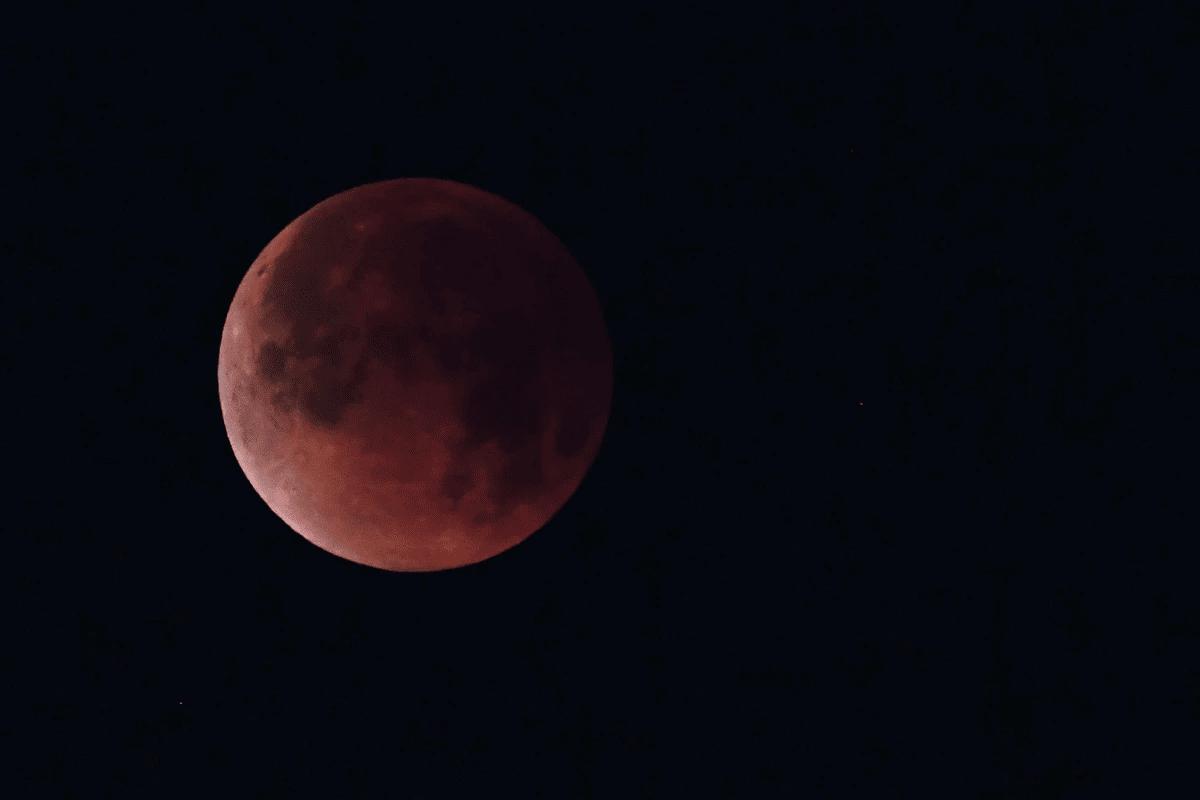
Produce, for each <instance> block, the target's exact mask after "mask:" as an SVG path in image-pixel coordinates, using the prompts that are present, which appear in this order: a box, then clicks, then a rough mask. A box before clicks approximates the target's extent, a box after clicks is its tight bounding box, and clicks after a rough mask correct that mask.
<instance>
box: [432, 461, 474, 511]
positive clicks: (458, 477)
mask: <svg viewBox="0 0 1200 800" xmlns="http://www.w3.org/2000/svg"><path fill="white" fill-rule="evenodd" d="M474 485H475V479H474V478H472V477H471V476H470V475H469V474H467V473H466V472H463V471H461V470H451V471H450V472H447V473H446V474H445V475H444V476H443V477H442V482H441V484H440V486H439V487H438V490H439V491H440V492H441V493H442V495H443V496H444V497H445V498H446V499H448V500H449V501H450V504H451V506H452V507H454V508H458V501H459V500H461V499H463V497H464V496H465V495H466V494H467V492H469V491H471V487H472V486H474Z"/></svg>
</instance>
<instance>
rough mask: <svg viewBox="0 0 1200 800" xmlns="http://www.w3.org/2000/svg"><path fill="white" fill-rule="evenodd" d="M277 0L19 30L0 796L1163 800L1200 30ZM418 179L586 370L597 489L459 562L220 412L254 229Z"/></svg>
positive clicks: (1192, 438)
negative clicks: (560, 311) (551, 295)
mask: <svg viewBox="0 0 1200 800" xmlns="http://www.w3.org/2000/svg"><path fill="white" fill-rule="evenodd" d="M1043 5H1045V6H1056V5H1057V4H1052V3H1051V4H1038V6H1039V8H1041V7H1042V6H1043ZM301 8H302V7H300V6H297V7H296V8H295V9H293V10H292V11H291V12H289V13H288V14H287V15H285V16H282V17H274V18H259V19H254V18H251V17H249V16H241V15H238V16H227V15H223V14H219V13H217V12H215V11H204V12H201V11H196V10H192V11H188V12H181V11H171V12H167V11H162V10H160V11H150V12H142V13H140V14H138V15H137V16H136V17H129V18H125V17H124V16H122V15H121V14H120V13H119V12H117V11H116V10H107V9H104V10H101V9H97V10H93V11H83V10H80V9H78V8H75V9H66V8H62V9H54V10H52V12H51V13H49V14H47V15H46V18H45V19H43V20H41V21H38V20H36V19H31V20H30V21H29V22H27V23H23V24H22V25H21V26H12V27H10V30H9V31H8V33H7V38H10V39H12V40H13V41H12V42H10V43H8V44H6V46H5V51H6V53H7V54H9V55H10V56H11V57H15V59H16V66H15V67H14V68H13V69H11V70H10V71H9V74H10V76H11V77H12V78H14V80H15V86H14V88H13V89H12V91H10V92H9V93H8V98H7V102H6V106H7V107H8V108H9V110H10V113H9V114H6V115H5V116H6V117H7V118H8V122H7V123H6V125H5V127H6V133H8V134H9V135H10V136H12V137H14V143H13V144H10V146H9V147H8V154H9V156H10V158H9V161H10V162H11V163H14V164H15V168H16V175H15V177H14V178H11V179H10V182H9V183H8V186H9V187H10V192H9V194H10V197H9V199H10V201H13V202H14V205H15V206H16V208H15V209H14V210H13V212H11V213H10V225H12V226H13V227H12V228H11V229H10V230H11V231H12V235H11V238H9V239H8V243H7V247H8V250H7V254H8V258H7V267H8V271H7V277H8V288H7V291H6V299H7V300H8V304H7V305H8V306H9V307H10V309H12V310H11V311H10V312H9V313H8V314H6V315H5V316H6V321H7V324H8V325H9V326H10V332H9V334H8V335H7V336H6V342H7V343H8V347H7V348H6V350H7V351H8V352H9V354H10V357H9V358H8V359H6V361H8V362H9V363H10V364H11V366H10V367H9V371H8V375H9V383H8V384H7V385H8V387H9V392H8V394H9V396H10V398H11V399H14V400H15V401H16V402H17V404H18V406H19V407H21V408H22V409H23V410H22V411H21V412H20V413H19V414H16V413H14V414H13V415H10V423H9V430H10V447H9V450H10V452H11V453H13V454H14V456H16V458H15V459H14V460H13V461H10V467H11V468H12V470H13V471H14V472H15V476H14V477H15V482H12V481H10V483H9V503H10V507H11V506H12V505H15V507H16V508H17V515H16V516H15V517H13V516H12V515H10V516H9V524H8V526H7V529H8V534H9V536H10V538H12V539H15V540H17V541H18V548H17V549H16V550H15V551H14V552H13V555H11V556H10V557H9V559H8V561H7V567H8V570H7V571H8V572H9V573H10V576H11V577H10V579H9V583H10V588H15V589H16V590H17V592H18V594H19V595H20V596H21V599H20V600H19V601H18V602H16V603H12V604H10V605H9V607H8V610H9V611H10V613H12V615H13V622H12V623H10V625H9V634H8V641H9V646H8V656H7V657H6V660H7V661H9V662H10V663H11V664H15V666H16V667H17V668H18V669H17V677H16V678H14V679H13V680H12V681H10V683H9V688H10V690H12V691H13V692H14V694H15V695H16V697H17V703H18V705H19V708H18V709H17V711H18V712H19V713H14V714H11V715H6V721H7V722H8V725H7V726H6V728H7V729H8V731H7V732H8V733H9V735H10V741H11V743H12V744H13V745H14V746H15V747H16V748H20V749H25V748H28V749H29V751H30V754H29V755H28V756H24V755H23V756H21V757H20V758H19V759H18V766H17V767H16V768H15V777H16V778H17V780H18V782H19V783H21V784H22V785H23V786H24V788H22V789H19V790H18V791H16V792H15V793H14V794H12V795H11V796H13V797H33V796H53V797H68V796H69V797H120V798H132V797H177V796H188V795H190V794H192V793H196V794H198V795H201V796H207V797H216V796H221V797H225V796H229V797H304V796H322V797H359V796H362V797H398V798H458V797H479V796H497V797H514V798H524V797H529V798H532V797H545V798H563V799H566V798H609V797H611V798H641V797H646V798H669V797H729V798H765V797H789V798H796V797H840V796H846V797H856V798H866V797H941V796H945V797H956V798H975V797H979V798H1027V797H1042V796H1045V797H1087V798H1097V797H1107V796H1119V797H1134V796H1148V797H1167V796H1191V795H1192V794H1193V793H1194V790H1195V786H1196V783H1197V781H1196V778H1195V773H1194V771H1193V772H1192V773H1191V774H1190V775H1189V774H1188V772H1187V767H1188V760H1189V759H1194V756H1195V752H1194V751H1195V743H1196V740H1197V729H1196V727H1195V720H1196V718H1197V714H1198V713H1200V708H1198V704H1200V700H1198V699H1197V698H1198V695H1197V686H1198V685H1200V658H1198V652H1200V646H1198V645H1200V626H1198V623H1197V619H1198V618H1200V597H1198V590H1197V583H1196V580H1195V569H1196V563H1197V561H1196V556H1197V554H1198V548H1197V546H1196V545H1195V534H1196V531H1197V530H1198V526H1197V521H1198V520H1197V512H1196V504H1195V497H1196V491H1195V490H1196V476H1197V466H1196V458H1195V453H1196V444H1197V441H1198V436H1200V416H1198V415H1197V408H1198V407H1200V405H1198V401H1200V334H1198V333H1197V325H1196V320H1197V309H1198V308H1200V305H1198V304H1200V271H1198V270H1197V267H1196V264H1197V263H1200V262H1198V259H1197V252H1196V245H1195V232H1194V224H1195V219H1194V216H1195V203H1194V195H1195V180H1196V177H1197V160H1196V159H1197V151H1196V144H1195V143H1196V141H1197V140H1198V139H1197V136H1196V135H1195V131H1194V130H1193V127H1192V125H1191V123H1192V115H1193V111H1192V107H1193V106H1194V98H1191V99H1188V92H1187V91H1186V90H1185V86H1186V79H1185V77H1184V76H1185V75H1186V74H1187V73H1188V69H1186V60H1185V59H1184V58H1182V54H1183V52H1184V51H1183V47H1184V46H1185V45H1187V43H1188V42H1191V44H1192V45H1194V44H1195V29H1194V27H1193V28H1191V29H1190V30H1191V33H1190V34H1189V33H1188V31H1189V28H1188V27H1187V26H1186V25H1185V24H1184V20H1183V19H1182V17H1181V18H1180V19H1168V18H1165V17H1163V18H1157V17H1152V16H1149V15H1148V13H1147V12H1145V11H1144V10H1141V9H1140V8H1139V6H1138V5H1137V4H1122V5H1117V4H1107V5H1105V4H1101V5H1100V6H1097V7H1089V8H1088V9H1087V10H1086V12H1085V11H1082V10H1079V9H1074V8H1067V7H1065V6H1064V7H1062V8H1057V9H1043V10H1039V11H1037V12H1031V13H1030V14H1028V15H1018V14H1016V13H1015V12H1013V11H1011V10H1010V9H1008V8H1007V7H1006V8H1003V9H1001V8H1000V7H996V9H994V10H993V12H992V14H993V15H994V16H993V17H985V16H983V15H980V14H974V13H967V12H963V11H958V10H956V12H955V13H954V14H949V15H941V14H939V15H923V14H920V13H915V14H914V13H910V12H909V11H907V10H905V11H904V12H900V11H899V10H897V11H896V12H894V13H892V14H889V15H882V16H881V15H878V14H875V13H867V12H863V11H844V12H839V13H838V14H837V15H836V16H834V15H825V16H822V15H819V14H814V13H813V12H811V11H806V12H803V13H793V14H792V15H790V16H789V15H785V14H783V13H776V14H773V15H767V16H757V15H752V14H750V13H749V12H748V11H747V10H745V9H743V8H741V7H739V6H737V5H736V4H735V5H734V6H731V7H730V8H729V9H727V10H725V11H722V12H701V11H698V10H692V11H688V12H674V13H667V12H665V11H664V12H650V11H642V12H637V13H632V14H629V15H625V14H619V13H616V12H614V11H607V10H602V9H600V8H599V7H597V8H595V9H589V10H587V11H584V10H576V11H570V12H568V11H560V12H558V14H557V15H556V16H544V15H541V14H534V13H532V12H530V13H521V12H517V11H515V10H512V9H509V8H507V7H506V8H505V9H503V10H500V11H495V12H493V16H491V17H486V18H485V17H481V16H479V15H477V14H476V13H475V12H474V11H471V10H468V9H467V8H465V7H464V8H463V9H461V10H459V11H457V12H447V13H445V14H443V15H441V16H438V17H436V18H435V17H433V16H425V15H420V14H416V13H414V12H411V11H403V12H400V11H396V12H395V13H394V14H393V15H390V16H389V15H383V14H380V13H377V12H374V11H371V10H369V9H367V8H364V7H360V6H346V5H339V6H336V7H335V6H329V7H328V8H325V9H324V10H323V11H321V12H320V13H316V14H312V13H306V12H304V11H302V10H301ZM576 14H577V15H578V16H576ZM1189 35H1190V37H1191V38H1190V39H1189V38H1188V37H1189ZM13 156H15V158H13ZM406 176H414V177H415V176H425V177H439V178H447V179H451V180H456V181H460V182H463V183H468V184H472V185H475V186H478V187H480V188H482V189H485V190H487V191H489V192H493V193H496V194H499V195H501V196H503V197H506V198H508V199H510V200H512V201H513V202H515V203H517V204H518V205H520V206H522V207H523V208H525V209H526V210H528V211H530V212H531V213H533V214H534V215H536V216H537V217H538V218H539V219H541V220H542V222H543V223H545V224H546V226H547V227H548V228H550V229H551V230H552V231H554V232H555V233H556V234H557V235H558V236H559V238H560V239H562V241H563V242H564V243H565V244H566V245H567V247H568V248H569V249H570V250H571V252H572V253H573V254H574V256H575V257H576V259H577V260H578V261H579V263H580V264H581V265H582V266H583V268H584V269H585V270H586V272H587V273H588V276H589V278H590V280H591V282H592V284H593V286H594V287H595V289H596V292H597V294H598V296H599V298H600V300H601V303H602V306H603V309H604V314H605V318H606V320H607V324H608V326H609V333H610V336H611V340H612V345H613V351H614V375H615V389H614V397H613V410H612V414H611V418H610V420H609V424H608V430H607V434H606V438H605V441H604V444H603V446H602V447H601V450H600V453H599V455H598V457H597V459H596V461H595V463H594V465H593V468H592V470H591V472H590V473H589V474H588V476H587V478H586V479H585V481H584V483H583V485H582V486H581V488H580V489H579V491H578V492H577V493H576V494H575V496H574V497H573V498H572V499H571V500H570V501H569V502H568V504H567V505H566V507H565V508H564V509H563V510H562V511H561V513H560V514H559V515H558V516H557V517H556V518H555V519H554V520H552V521H551V522H550V523H549V524H548V525H547V526H546V527H545V528H544V529H543V530H541V531H540V532H538V533H536V534H535V535H534V536H533V537H531V538H530V539H528V540H527V541H526V542H525V543H523V544H521V545H520V546H518V547H516V548H515V549H513V550H511V551H508V552H506V553H504V554H502V555H500V556H498V557H496V558H494V559H492V560H489V561H485V562H483V563H481V564H478V565H474V566H471V567H467V568H464V569H461V570H456V571H450V572H443V573H427V574H397V573H388V572H383V571H378V570H374V569H370V568H367V567H363V566H360V565H356V564H353V563H350V562H348V561H344V560H341V559H338V558H336V557H334V556H331V555H329V554H327V553H325V552H323V551H321V550H319V549H318V548H316V547H314V546H312V545H311V544H309V543H307V542H306V541H305V540H304V539H302V538H301V537H300V536H299V535H297V534H295V533H293V532H292V531H290V530H289V529H288V528H287V527H286V525H285V524H284V523H283V522H281V521H280V520H279V519H278V518H277V517H276V516H275V515H274V514H273V513H272V512H271V511H270V510H269V509H268V508H267V507H266V505H265V504H264V503H263V501H262V500H261V499H260V498H259V497H258V496H257V495H256V494H255V492H254V490H253V489H252V488H251V486H250V485H249V483H248V482H247V480H246V478H245V477H244V475H243V474H242V472H241V470H240V468H239V467H238V464H237V462H236V461H235V459H234V456H233V452H232V450H231V448H230V444H229V441H228V438H227V436H226V433H225V428H224V424H223V422H222V419H221V413H220V407H219V403H218V397H217V381H216V365H217V349H218V345H219V342H220V335H221V327H222V324H223V321H224V317H225V313H226V311H227V309H228V306H229V302H230V300H231V299H232V297H233V293H234V290H235V289H236V287H237V284H238V281H239V280H240V279H241V277H242V275H243V274H244V273H245V271H246V270H247V269H248V267H249V265H250V263H251V262H252V261H253V260H254V258H255V257H256V256H257V254H258V253H259V251H260V250H261V249H262V247H263V246H265V245H266V243H267V242H268V241H269V240H270V239H271V237H273V236H274V235H275V234H276V233H277V232H278V231H279V230H280V229H281V228H282V227H283V226H284V225H286V224H287V223H288V222H290V221H291V220H292V219H294V218H295V217H296V216H298V215H299V214H301V213H303V212H304V211H305V210H307V209H308V208H310V207H311V206H312V205H314V204H315V203H317V202H319V201H320V200H322V199H324V198H326V197H328V196H330V195H332V194H335V193H337V192H339V191H343V190H345V189H348V188H351V187H353V186H357V185H360V184H363V183H368V182H372V181H377V180H385V179H390V178H397V177H406ZM1189 225H1190V226H1191V227H1189ZM25 712H28V713H27V714H26V713H25ZM1185 787H1192V788H1185Z"/></svg>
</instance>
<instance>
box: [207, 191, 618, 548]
mask: <svg viewBox="0 0 1200 800" xmlns="http://www.w3.org/2000/svg"><path fill="white" fill-rule="evenodd" d="M217 372H218V388H219V392H220V399H221V411H222V414H223V415H224V420H225V427H226V430H227V432H228V434H229V440H230V443H231V444H232V445H233V452H234V454H235V455H236V457H237V460H238V463H239V464H240V465H241V467H242V469H243V470H244V471H245V473H246V476H247V478H249V480H250V483H251V484H252V485H253V487H254V489H255V490H256V491H257V492H258V494H259V495H260V496H261V497H262V498H263V500H265V501H266V503H267V505H268V506H270V507H271V509H272V510H273V511H274V512H275V513H276V514H278V515H279V517H280V518H282V519H283V521H284V522H286V523H287V524H288V525H289V526H290V527H291V528H293V529H294V530H295V531H297V532H298V533H300V534H301V535H302V536H304V537H305V538H306V539H308V540H309V541H311V542H312V543H314V544H316V545H317V546H319V547H321V548H323V549H325V550H327V551H329V552H330V553H334V554H336V555H338V556H342V557H343V558H347V559H350V560H352V561H356V562H359V563H362V564H369V565H371V566H375V567H380V568H383V569H390V570H399V571H426V570H438V569H448V568H452V567H458V566H462V565H465V564H470V563H474V562H478V561H481V560H483V559H486V558H489V557H491V556H494V555H496V554H497V553H500V552H502V551H504V550H506V549H508V548H510V547H512V546H513V545H515V544H517V543H519V542H521V541H522V540H524V539H525V538H526V537H528V536H529V535H530V534H531V533H533V532H534V531H536V530H538V529H539V528H541V527H542V526H543V525H544V524H545V523H546V522H547V521H548V520H549V519H550V518H551V517H552V516H553V515H554V514H555V513H556V512H557V511H558V510H559V509H560V508H561V507H562V506H563V504H564V503H565V502H566V501H567V499H568V498H569V497H570V496H571V494H572V493H573V492H574V491H575V490H576V488H577V487H578V486H579V484H580V482H581V480H582V479H583V477H584V474H585V473H586V472H587V470H588V468H589V466H590V465H591V463H592V461H593V459H594V458H595V456H596V452H597V450H598V448H599V446H600V441H601V438H602V436H603V434H604V428H605V425H606V422H607V419H608V413H609V406H610V401H611V397H612V354H611V350H610V346H609V341H608V335H607V332H606V329H605V325H604V321H603V317H602V315H601V311H600V305H599V303H598V301H597V299H596V296H595V293H594V292H593V290H592V287H591V285H590V284H589V283H588V280H587V277H586V276H585V275H584V273H583V270H582V269H581V268H580V267H579V265H578V264H577V263H576V262H575V260H574V259H573V258H572V257H571V255H570V253H568V252H567V250H566V249H565V247H564V246H563V245H562V243H561V242H559V240H558V239H557V238H556V237H555V236H554V235H553V234H552V233H550V232H549V231H548V230H547V229H546V228H545V227H543V226H542V224H541V223H540V222H538V221H537V220H536V219H535V218H534V217H532V216H531V215H529V214H528V213H526V212H525V211H523V210H521V209H520V208H518V207H517V206H515V205H513V204H512V203H510V202H508V201H506V200H504V199H501V198H499V197H497V196H495V195H491V194H488V193H486V192H484V191H481V190H479V189H475V188H472V187H469V186H465V185H463V184H458V183H453V182H450V181H441V180H431V179H415V178H414V179H401V180H394V181H385V182H382V183H374V184H368V185H366V186H360V187H358V188H355V189H351V190H350V191H347V192H343V193H341V194H338V195H335V196H333V197H331V198H329V199H327V200H325V201H324V202H322V203H320V204H318V205H316V206H315V207H313V208H312V209H310V210H309V211H307V212H306V213H304V214H303V215H301V216H300V217H299V218H297V219H296V220H295V221H293V222H292V223H291V224H290V225H288V226H287V227H286V228H284V229H283V230H282V231H281V232H280V233H279V234H278V235H277V236H276V237H275V238H274V239H273V240H271V242H270V243H269V244H268V245H267V246H266V248H265V249H264V250H263V251H262V253H261V254H260V255H259V256H258V258H257V259H256V260H255V261H254V263H253V264H252V265H251V266H250V270H249V271H248V272H247V273H246V276H245V277H244V278H243V279H242V282H241V284H240V285H239V286H238V289H237V292H236V294H235V295H234V298H233V302H232V304H231V306H230V309H229V314H228V316H227V318H226V321H225V327H224V331H223V333H222V337H221V348H220V355H219V359H218V369H217Z"/></svg>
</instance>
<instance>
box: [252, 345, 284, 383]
mask: <svg viewBox="0 0 1200 800" xmlns="http://www.w3.org/2000/svg"><path fill="white" fill-rule="evenodd" d="M286 369H287V352H286V351H284V349H283V348H282V347H280V346H279V342H272V341H269V340H268V341H266V342H263V346H262V347H260V348H259V350H258V374H259V375H261V376H262V377H263V378H264V379H266V380H267V381H270V382H271V383H279V382H280V381H281V380H283V376H284V373H285V372H286Z"/></svg>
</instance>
